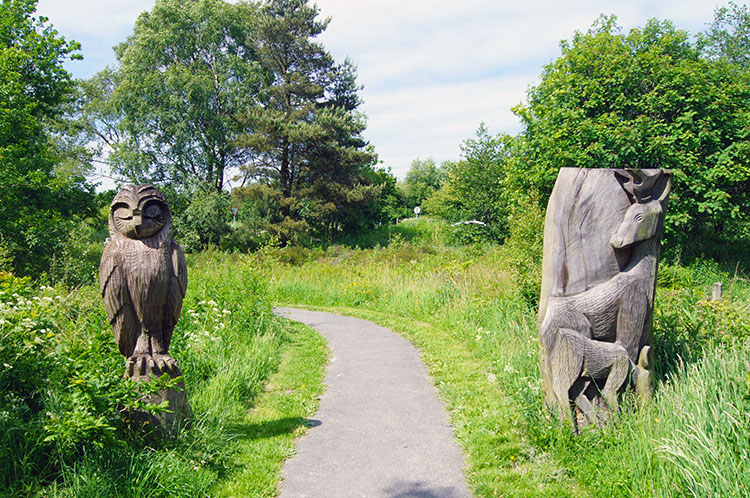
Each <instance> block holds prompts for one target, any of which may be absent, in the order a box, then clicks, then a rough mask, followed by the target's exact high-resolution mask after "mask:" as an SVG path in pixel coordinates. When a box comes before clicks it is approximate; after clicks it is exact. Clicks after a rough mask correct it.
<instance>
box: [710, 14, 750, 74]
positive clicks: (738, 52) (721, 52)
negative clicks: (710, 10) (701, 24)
mask: <svg viewBox="0 0 750 498" xmlns="http://www.w3.org/2000/svg"><path fill="white" fill-rule="evenodd" d="M701 41H702V42H703V43H704V44H705V47H704V50H705V51H706V53H707V54H708V55H709V57H717V58H718V57H724V58H726V59H727V60H729V61H730V62H732V63H733V64H736V65H738V66H741V67H743V68H748V67H750V55H749V54H750V11H748V9H747V5H737V4H736V3H734V2H729V4H728V5H726V6H724V7H718V8H717V9H716V12H715V13H714V20H713V22H712V23H711V25H710V27H709V28H708V30H707V31H706V33H705V34H704V35H703V37H702V40H701Z"/></svg>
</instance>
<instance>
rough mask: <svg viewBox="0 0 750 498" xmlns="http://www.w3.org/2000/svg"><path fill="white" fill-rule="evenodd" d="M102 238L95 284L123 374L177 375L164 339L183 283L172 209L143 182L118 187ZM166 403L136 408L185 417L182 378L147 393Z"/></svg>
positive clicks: (163, 419) (163, 420)
mask: <svg viewBox="0 0 750 498" xmlns="http://www.w3.org/2000/svg"><path fill="white" fill-rule="evenodd" d="M109 234H110V240H109V242H108V243H107V246H106V247H105V248H104V253H103V254H102V261H101V265H100V267H99V285H100V288H101V291H102V297H103V298H104V305H105V308H106V309H107V316H108V317H109V321H110V324H111V325H112V328H113V330H114V333H115V340H116V341H117V345H118V347H119V349H120V352H121V353H122V354H123V355H125V358H126V371H125V375H126V376H127V377H130V378H132V379H134V380H136V381H139V382H144V381H149V380H151V379H152V378H153V377H160V376H161V375H162V374H164V373H166V374H168V375H169V376H170V378H172V379H175V378H177V377H180V376H181V375H182V374H181V373H180V370H179V368H178V367H177V362H176V361H175V360H174V358H172V357H171V356H169V354H168V350H169V343H170V341H171V339H172V331H173V330H174V327H175V325H176V324H177V320H178V319H179V317H180V312H181V310H182V300H183V297H184V296H185V291H186V289H187V267H186V265H185V257H184V256H183V254H182V250H181V249H180V246H179V244H177V242H175V241H174V240H173V239H172V212H171V210H170V209H169V204H168V203H167V199H166V197H164V195H163V194H162V193H161V192H159V191H158V190H157V189H155V188H154V187H152V186H151V185H139V186H136V185H125V186H124V187H122V189H121V190H120V192H118V193H117V195H116V196H115V198H114V199H113V200H112V204H111V207H110V212H109ZM164 400H167V401H168V402H169V412H167V413H161V414H159V415H156V416H155V415H151V414H150V413H148V412H145V413H143V414H140V418H145V419H147V420H148V421H149V422H151V423H152V424H156V423H158V424H159V425H161V426H162V427H164V428H166V429H168V430H172V429H173V428H174V427H176V426H177V425H178V424H179V422H180V421H181V420H183V419H184V418H185V417H186V416H187V415H188V403H187V397H186V396H185V389H184V384H182V383H181V382H180V384H179V385H178V388H177V389H169V390H164V391H162V392H160V394H159V395H155V396H150V397H149V399H148V401H149V402H152V403H161V402H162V401H164Z"/></svg>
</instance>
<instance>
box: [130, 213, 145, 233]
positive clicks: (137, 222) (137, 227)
mask: <svg viewBox="0 0 750 498" xmlns="http://www.w3.org/2000/svg"><path fill="white" fill-rule="evenodd" d="M142 223H143V215H142V213H141V210H140V209H138V208H136V209H133V221H132V222H131V224H132V227H133V231H134V232H135V235H136V237H140V236H141V234H140V231H141V224H142Z"/></svg>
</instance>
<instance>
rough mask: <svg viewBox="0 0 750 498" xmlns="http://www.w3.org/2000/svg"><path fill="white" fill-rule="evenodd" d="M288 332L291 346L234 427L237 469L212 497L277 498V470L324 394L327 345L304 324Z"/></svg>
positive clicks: (278, 471)
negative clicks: (251, 406)
mask: <svg viewBox="0 0 750 498" xmlns="http://www.w3.org/2000/svg"><path fill="white" fill-rule="evenodd" d="M288 327H289V330H290V331H291V332H292V333H291V334H290V335H291V342H290V343H289V344H288V345H287V346H286V352H285V353H284V356H283V358H282V360H281V364H280V365H279V369H278V371H277V372H276V373H275V374H273V375H272V376H271V378H270V379H269V381H268V384H267V385H266V387H265V389H264V390H263V392H262V393H261V394H260V395H259V396H258V398H257V400H256V402H255V406H253V408H252V410H250V411H249V412H248V414H247V415H246V417H245V419H244V420H243V421H242V422H241V423H239V424H238V425H237V427H236V431H237V433H238V434H239V439H238V450H237V454H236V456H235V467H236V468H237V469H238V470H237V471H236V472H235V473H234V474H232V475H231V478H230V479H229V480H228V481H226V482H224V483H222V484H221V485H220V486H219V487H218V489H217V490H216V492H215V496H252V497H257V498H261V497H273V496H276V495H277V493H278V485H279V482H280V475H281V466H282V464H283V463H284V460H285V459H287V458H289V457H290V456H292V454H293V453H294V443H295V440H296V439H297V438H298V437H300V436H301V435H302V434H304V432H305V431H306V430H307V428H308V427H309V426H310V420H309V419H308V417H309V416H311V415H312V414H314V413H315V411H316V410H317V407H318V399H319V396H320V395H321V394H322V393H323V391H324V389H325V388H324V386H323V376H324V374H325V366H326V364H327V359H328V348H327V346H326V341H325V339H323V338H322V337H321V336H320V335H319V334H318V333H317V332H315V331H314V330H313V329H311V328H310V327H308V326H306V325H302V324H300V323H295V322H289V325H288Z"/></svg>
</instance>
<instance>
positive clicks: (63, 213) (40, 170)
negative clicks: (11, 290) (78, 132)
mask: <svg viewBox="0 0 750 498" xmlns="http://www.w3.org/2000/svg"><path fill="white" fill-rule="evenodd" d="M35 10H36V0H13V1H6V2H2V4H0V171H2V175H0V269H3V266H8V267H9V268H5V269H14V270H15V271H17V272H19V273H21V274H39V273H40V272H42V271H46V270H48V269H49V263H50V260H51V259H52V258H53V257H54V254H55V252H56V251H59V250H60V244H61V243H62V241H63V240H64V239H65V238H67V237H68V236H69V233H68V232H69V230H70V228H71V225H70V223H69V220H70V219H73V218H76V217H79V216H81V215H84V214H86V213H87V212H89V210H90V209H91V204H92V203H91V200H92V199H93V195H92V193H91V188H90V186H88V185H86V184H85V180H84V178H82V177H81V176H79V175H66V174H58V172H56V170H55V165H56V164H57V163H58V162H59V159H60V158H59V157H58V151H57V150H56V148H55V145H54V142H53V141H52V140H51V127H52V125H53V122H54V121H55V120H57V119H58V118H60V116H61V114H62V111H63V107H64V105H65V104H67V103H68V102H69V101H70V100H71V98H72V93H73V88H74V86H73V81H72V78H71V76H70V74H69V73H68V72H67V71H66V70H65V69H64V68H63V61H65V60H66V59H76V58H80V56H79V55H78V54H77V51H78V49H79V45H78V43H76V42H73V41H66V40H65V38H63V37H62V36H60V35H59V33H58V32H57V31H56V30H55V29H53V28H52V26H51V25H49V24H48V22H47V19H46V18H44V17H35V16H34V13H35ZM3 263H4V264H3Z"/></svg>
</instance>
